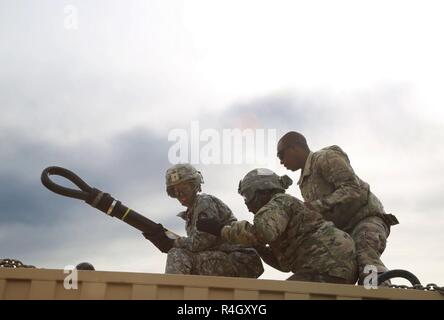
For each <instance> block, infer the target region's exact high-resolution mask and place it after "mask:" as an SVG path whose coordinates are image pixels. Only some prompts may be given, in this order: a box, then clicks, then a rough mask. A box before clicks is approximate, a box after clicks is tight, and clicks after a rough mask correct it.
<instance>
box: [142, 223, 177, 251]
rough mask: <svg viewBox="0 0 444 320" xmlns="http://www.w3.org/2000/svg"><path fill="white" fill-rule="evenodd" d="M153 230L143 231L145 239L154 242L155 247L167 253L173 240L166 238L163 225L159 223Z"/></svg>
mask: <svg viewBox="0 0 444 320" xmlns="http://www.w3.org/2000/svg"><path fill="white" fill-rule="evenodd" d="M157 226H158V227H156V228H155V229H153V230H149V231H146V232H143V233H142V234H143V236H144V237H145V239H147V240H149V241H151V243H152V244H154V245H155V246H156V247H157V249H159V250H160V251H161V252H163V253H168V251H170V249H171V248H172V247H173V244H174V240H173V239H170V238H168V236H167V235H166V234H165V231H164V228H163V226H162V225H161V224H160V223H159V224H158V225H157Z"/></svg>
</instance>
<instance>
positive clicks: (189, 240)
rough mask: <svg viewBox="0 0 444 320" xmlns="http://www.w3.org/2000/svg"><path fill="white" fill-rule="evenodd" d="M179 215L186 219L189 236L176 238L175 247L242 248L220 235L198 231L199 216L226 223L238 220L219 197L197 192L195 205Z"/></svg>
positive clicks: (206, 248) (194, 250)
mask: <svg viewBox="0 0 444 320" xmlns="http://www.w3.org/2000/svg"><path fill="white" fill-rule="evenodd" d="M178 216H179V217H181V218H182V219H184V220H185V229H186V232H187V236H186V237H180V238H178V239H176V240H175V242H174V247H176V248H184V249H187V250H190V251H192V252H201V251H205V250H221V251H224V252H232V251H236V250H238V249H241V247H240V246H236V245H233V244H229V243H227V242H226V241H223V240H222V239H221V238H220V237H216V236H213V235H211V234H209V233H206V232H201V231H198V230H197V228H196V222H197V220H198V218H199V217H208V218H215V219H217V220H218V221H219V222H222V223H223V224H226V225H228V224H230V223H232V222H234V221H236V220H237V219H236V218H235V217H234V215H233V213H232V212H231V210H230V208H228V206H227V205H226V204H224V203H223V202H222V201H221V200H219V199H218V198H216V197H214V196H211V195H208V194H205V193H200V194H197V195H196V199H195V200H194V203H193V205H192V206H191V207H190V208H189V209H188V210H187V211H183V212H181V213H179V214H178Z"/></svg>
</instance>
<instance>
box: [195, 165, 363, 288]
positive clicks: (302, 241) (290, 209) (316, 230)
mask: <svg viewBox="0 0 444 320" xmlns="http://www.w3.org/2000/svg"><path fill="white" fill-rule="evenodd" d="M291 183H292V180H291V179H290V178H289V177H288V176H283V177H279V176H278V175H276V174H275V173H274V172H273V171H271V170H268V169H254V170H252V171H250V172H249V173H248V174H247V175H246V176H245V177H244V178H243V180H242V181H241V182H240V184H239V193H240V194H241V195H242V196H243V197H244V199H245V204H246V205H247V207H248V209H249V211H251V212H252V213H253V214H254V222H253V224H250V223H249V222H247V221H238V222H232V223H231V224H230V225H228V226H223V225H220V224H219V223H217V221H213V220H212V219H205V218H202V219H200V220H199V221H198V223H197V228H198V229H199V230H202V231H206V232H209V233H212V234H216V235H218V234H220V235H221V237H222V238H223V239H226V240H228V241H230V242H232V243H238V244H242V245H246V246H254V247H255V248H256V249H257V250H258V252H259V254H260V255H261V257H262V259H263V260H264V261H265V262H266V263H268V264H269V265H271V266H272V267H274V268H276V269H278V270H281V271H283V272H290V271H291V272H293V273H294V274H293V275H292V276H291V277H290V278H289V280H299V281H313V282H332V283H344V284H354V283H355V282H356V279H357V263H356V252H355V246H354V243H353V240H352V239H351V237H350V236H349V235H348V234H347V233H345V232H343V231H341V230H339V229H337V228H335V227H334V225H333V223H331V222H327V221H325V220H324V219H323V218H322V216H321V215H320V214H319V213H317V212H316V211H313V210H310V209H308V208H307V207H306V206H304V203H303V202H301V201H299V200H298V199H296V198H295V197H292V196H290V195H288V194H285V190H286V189H287V188H288V186H290V185H291Z"/></svg>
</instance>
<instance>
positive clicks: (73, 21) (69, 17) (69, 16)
mask: <svg viewBox="0 0 444 320" xmlns="http://www.w3.org/2000/svg"><path fill="white" fill-rule="evenodd" d="M63 13H64V19H63V26H64V27H65V29H67V30H78V29H79V9H78V8H77V6H75V5H72V4H67V5H65V6H64V7H63Z"/></svg>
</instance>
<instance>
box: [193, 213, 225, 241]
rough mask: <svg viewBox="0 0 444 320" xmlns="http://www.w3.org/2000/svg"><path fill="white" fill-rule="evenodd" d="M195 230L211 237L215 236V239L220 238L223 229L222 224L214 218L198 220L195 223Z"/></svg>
mask: <svg viewBox="0 0 444 320" xmlns="http://www.w3.org/2000/svg"><path fill="white" fill-rule="evenodd" d="M196 227H197V230H199V231H203V232H206V233H209V234H212V235H215V236H217V237H219V236H220V231H221V230H222V228H223V227H224V225H223V224H222V223H220V222H219V221H217V220H216V219H214V218H204V217H202V218H199V220H197V222H196Z"/></svg>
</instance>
